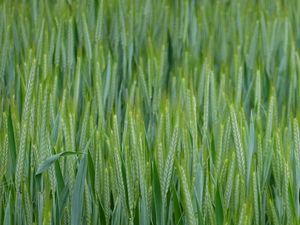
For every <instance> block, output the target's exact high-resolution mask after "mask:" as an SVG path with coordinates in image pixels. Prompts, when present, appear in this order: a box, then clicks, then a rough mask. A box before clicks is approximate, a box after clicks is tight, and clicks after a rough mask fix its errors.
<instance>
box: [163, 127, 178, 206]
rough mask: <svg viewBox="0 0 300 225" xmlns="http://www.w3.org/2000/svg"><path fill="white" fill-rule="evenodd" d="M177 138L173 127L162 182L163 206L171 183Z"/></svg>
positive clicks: (176, 132)
mask: <svg viewBox="0 0 300 225" xmlns="http://www.w3.org/2000/svg"><path fill="white" fill-rule="evenodd" d="M177 138H178V128H177V127H175V129H174V132H173V136H172V140H171V143H170V150H169V153H168V156H167V160H166V163H165V167H164V174H163V182H162V199H163V204H166V202H165V201H166V197H167V192H168V189H169V186H170V182H171V176H172V172H173V164H174V157H175V153H176V145H177Z"/></svg>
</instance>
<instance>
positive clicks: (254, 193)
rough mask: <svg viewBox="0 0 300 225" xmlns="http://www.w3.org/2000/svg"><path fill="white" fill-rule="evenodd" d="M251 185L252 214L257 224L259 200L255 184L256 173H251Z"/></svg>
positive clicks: (258, 219)
mask: <svg viewBox="0 0 300 225" xmlns="http://www.w3.org/2000/svg"><path fill="white" fill-rule="evenodd" d="M252 185H253V204H254V216H255V223H256V224H257V225H259V224H260V222H259V221H260V213H259V212H260V210H259V202H258V186H257V177H256V173H255V172H253V173H252Z"/></svg>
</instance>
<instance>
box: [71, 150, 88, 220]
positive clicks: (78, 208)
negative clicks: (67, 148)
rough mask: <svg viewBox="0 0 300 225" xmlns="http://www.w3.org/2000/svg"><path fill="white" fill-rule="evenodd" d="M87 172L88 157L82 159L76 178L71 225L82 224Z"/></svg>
mask: <svg viewBox="0 0 300 225" xmlns="http://www.w3.org/2000/svg"><path fill="white" fill-rule="evenodd" d="M86 172H87V159H86V155H84V157H83V158H82V160H81V162H80V165H79V169H78V173H77V176H76V181H75V186H74V192H73V195H72V200H71V201H72V205H71V224H73V225H79V224H81V223H80V222H81V215H82V208H83V191H84V182H85V177H86Z"/></svg>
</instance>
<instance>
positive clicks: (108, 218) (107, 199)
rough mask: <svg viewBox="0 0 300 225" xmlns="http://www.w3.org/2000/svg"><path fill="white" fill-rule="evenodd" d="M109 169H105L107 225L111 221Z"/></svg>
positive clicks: (105, 212)
mask: <svg viewBox="0 0 300 225" xmlns="http://www.w3.org/2000/svg"><path fill="white" fill-rule="evenodd" d="M108 175H109V174H108V169H107V168H105V170H104V191H103V192H104V193H103V195H104V203H103V205H104V214H105V221H106V224H109V220H110V186H109V176H108Z"/></svg>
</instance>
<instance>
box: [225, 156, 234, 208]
mask: <svg viewBox="0 0 300 225" xmlns="http://www.w3.org/2000/svg"><path fill="white" fill-rule="evenodd" d="M234 157H235V154H234V153H232V154H231V159H230V164H229V171H228V176H227V182H226V186H225V192H224V205H225V208H226V209H227V208H228V207H229V203H230V198H231V193H232V186H233V179H234V172H235V160H234Z"/></svg>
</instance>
